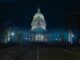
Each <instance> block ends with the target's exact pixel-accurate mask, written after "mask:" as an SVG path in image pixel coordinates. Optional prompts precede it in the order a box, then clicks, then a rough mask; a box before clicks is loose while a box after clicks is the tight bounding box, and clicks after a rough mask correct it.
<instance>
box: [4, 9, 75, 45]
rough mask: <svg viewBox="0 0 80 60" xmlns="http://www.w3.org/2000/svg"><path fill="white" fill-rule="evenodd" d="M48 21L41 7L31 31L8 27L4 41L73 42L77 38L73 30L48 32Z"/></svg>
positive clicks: (32, 23) (34, 18) (34, 17)
mask: <svg viewBox="0 0 80 60" xmlns="http://www.w3.org/2000/svg"><path fill="white" fill-rule="evenodd" d="M46 26H47V24H46V21H45V18H44V15H43V14H42V13H41V11H40V9H38V10H37V13H36V14H35V15H34V16H33V19H32V22H31V29H30V31H26V30H21V29H16V28H14V29H8V30H7V31H6V34H5V39H4V43H8V42H20V43H23V42H27V41H29V42H61V41H63V40H64V41H65V42H69V43H71V44H73V41H74V40H75V37H76V36H75V35H74V33H73V31H71V30H69V31H68V30H60V29H57V30H55V29H54V31H52V32H47V29H46Z"/></svg>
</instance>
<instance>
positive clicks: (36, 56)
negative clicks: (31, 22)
mask: <svg viewBox="0 0 80 60" xmlns="http://www.w3.org/2000/svg"><path fill="white" fill-rule="evenodd" d="M0 60H80V50H79V49H77V48H62V47H59V48H57V47H49V46H48V47H47V46H34V45H31V46H29V45H28V46H22V45H13V46H10V47H6V48H1V49H0Z"/></svg>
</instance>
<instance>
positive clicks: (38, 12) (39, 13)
mask: <svg viewBox="0 0 80 60" xmlns="http://www.w3.org/2000/svg"><path fill="white" fill-rule="evenodd" d="M36 18H41V19H43V20H44V15H43V14H42V13H41V12H40V9H38V11H37V13H36V14H35V15H34V17H33V20H35V19H36Z"/></svg>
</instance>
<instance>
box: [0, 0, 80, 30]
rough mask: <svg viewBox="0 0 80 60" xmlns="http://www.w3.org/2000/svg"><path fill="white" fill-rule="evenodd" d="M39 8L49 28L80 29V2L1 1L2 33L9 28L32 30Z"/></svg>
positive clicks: (64, 0) (73, 0)
mask: <svg viewBox="0 0 80 60" xmlns="http://www.w3.org/2000/svg"><path fill="white" fill-rule="evenodd" d="M38 7H39V8H40V9H41V12H42V13H43V14H44V16H45V20H46V22H47V28H48V29H49V30H53V29H55V28H67V27H68V25H69V24H72V25H73V26H76V27H78V28H79V27H80V25H79V24H80V23H79V20H80V1H79V0H52V1H50V0H44V1H43V0H29V1H28V0H0V31H3V30H4V29H6V28H8V27H14V26H15V27H21V28H26V29H30V28H31V25H30V23H31V21H32V18H33V16H34V14H35V13H36V12H37V9H38Z"/></svg>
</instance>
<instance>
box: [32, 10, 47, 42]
mask: <svg viewBox="0 0 80 60" xmlns="http://www.w3.org/2000/svg"><path fill="white" fill-rule="evenodd" d="M46 31H47V30H46V22H45V18H44V15H43V14H42V13H41V12H40V9H38V11H37V13H36V14H35V15H34V16H33V20H32V23H31V32H32V34H35V35H34V36H32V37H31V38H32V39H33V40H34V41H37V42H38V41H47V38H46V36H45V35H44V33H45V32H46Z"/></svg>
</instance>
